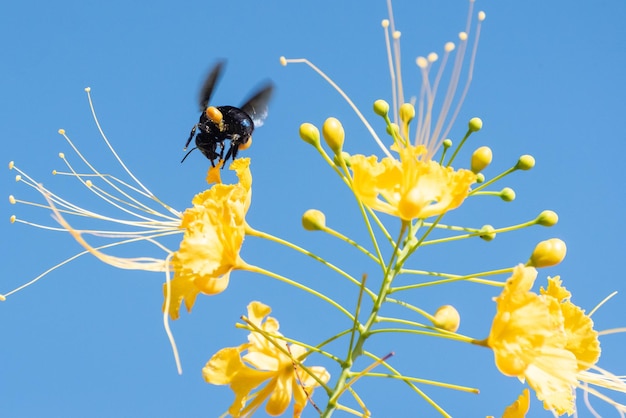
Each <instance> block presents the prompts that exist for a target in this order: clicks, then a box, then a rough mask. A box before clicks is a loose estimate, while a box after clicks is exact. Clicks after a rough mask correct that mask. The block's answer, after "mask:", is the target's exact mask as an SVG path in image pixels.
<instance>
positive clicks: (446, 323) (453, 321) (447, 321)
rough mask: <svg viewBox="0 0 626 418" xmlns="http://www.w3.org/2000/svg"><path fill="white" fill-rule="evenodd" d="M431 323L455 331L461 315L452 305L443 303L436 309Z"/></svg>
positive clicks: (459, 323)
mask: <svg viewBox="0 0 626 418" xmlns="http://www.w3.org/2000/svg"><path fill="white" fill-rule="evenodd" d="M433 325H434V326H436V327H437V328H440V329H444V330H446V331H450V332H456V330H458V329H459V326H460V325H461V315H459V312H458V311H457V310H456V309H455V308H454V306H452V305H444V306H442V307H440V308H439V309H437V312H435V316H434V318H433Z"/></svg>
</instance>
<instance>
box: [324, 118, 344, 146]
mask: <svg viewBox="0 0 626 418" xmlns="http://www.w3.org/2000/svg"><path fill="white" fill-rule="evenodd" d="M322 136H323V137H324V140H325V141H326V144H328V146H329V147H330V149H331V150H333V152H334V153H335V154H341V148H342V147H343V140H344V138H345V133H344V131H343V126H341V122H339V120H338V119H337V118H328V119H326V120H325V121H324V125H322Z"/></svg>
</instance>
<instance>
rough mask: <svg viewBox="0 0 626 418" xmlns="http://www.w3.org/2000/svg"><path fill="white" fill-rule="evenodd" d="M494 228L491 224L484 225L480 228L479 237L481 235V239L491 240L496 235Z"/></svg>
mask: <svg viewBox="0 0 626 418" xmlns="http://www.w3.org/2000/svg"><path fill="white" fill-rule="evenodd" d="M495 231H496V230H495V229H494V227H493V226H491V225H485V226H483V227H482V228H480V235H479V237H481V238H482V239H484V240H485V241H491V240H493V239H494V238H495V237H496V232H495Z"/></svg>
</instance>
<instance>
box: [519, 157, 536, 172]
mask: <svg viewBox="0 0 626 418" xmlns="http://www.w3.org/2000/svg"><path fill="white" fill-rule="evenodd" d="M534 166H535V158H534V157H533V156H532V155H522V156H521V157H519V160H517V164H516V165H515V168H517V169H518V170H530V169H531V168H533V167H534Z"/></svg>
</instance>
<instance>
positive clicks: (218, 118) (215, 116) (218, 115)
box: [204, 106, 224, 124]
mask: <svg viewBox="0 0 626 418" xmlns="http://www.w3.org/2000/svg"><path fill="white" fill-rule="evenodd" d="M204 113H205V114H206V117H207V118H209V120H210V121H212V122H214V123H217V124H220V123H221V122H222V119H224V115H222V112H220V111H219V109H218V108H217V107H215V106H209V107H207V108H206V110H205V111H204Z"/></svg>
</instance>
